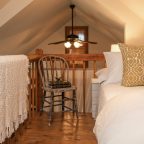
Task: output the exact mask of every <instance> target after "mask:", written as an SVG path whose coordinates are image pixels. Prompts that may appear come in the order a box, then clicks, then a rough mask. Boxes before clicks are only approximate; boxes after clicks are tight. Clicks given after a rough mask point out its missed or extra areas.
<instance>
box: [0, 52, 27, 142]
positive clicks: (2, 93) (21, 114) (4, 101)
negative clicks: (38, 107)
mask: <svg viewBox="0 0 144 144" xmlns="http://www.w3.org/2000/svg"><path fill="white" fill-rule="evenodd" d="M28 64H29V63H28V58H27V57H26V56H24V55H15V56H14V55H11V56H0V143H2V142H3V141H4V140H5V138H6V137H10V136H11V134H12V133H13V132H14V129H17V128H18V126H19V124H20V123H22V122H23V121H24V120H25V119H26V118H27V94H28V92H27V85H28Z"/></svg>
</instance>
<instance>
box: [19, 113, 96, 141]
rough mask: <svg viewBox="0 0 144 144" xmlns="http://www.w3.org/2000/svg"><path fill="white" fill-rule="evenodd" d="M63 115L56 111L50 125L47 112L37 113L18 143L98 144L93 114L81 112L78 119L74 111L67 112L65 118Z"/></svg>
mask: <svg viewBox="0 0 144 144" xmlns="http://www.w3.org/2000/svg"><path fill="white" fill-rule="evenodd" d="M61 115H62V114H61V113H54V115H53V117H54V120H53V122H52V124H51V126H48V119H47V113H43V114H42V116H39V114H36V116H35V118H34V119H33V120H32V123H31V124H30V125H28V126H27V128H26V130H24V133H23V135H22V136H21V137H19V139H18V142H17V144H97V142H96V138H95V135H94V134H93V132H92V130H93V127H94V120H93V119H92V118H91V114H85V115H83V114H80V116H79V119H78V120H77V118H76V117H73V114H72V113H65V114H64V116H63V118H62V116H61Z"/></svg>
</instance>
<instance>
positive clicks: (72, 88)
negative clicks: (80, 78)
mask: <svg viewBox="0 0 144 144" xmlns="http://www.w3.org/2000/svg"><path fill="white" fill-rule="evenodd" d="M44 89H45V90H46V91H48V92H65V91H72V90H76V89H77V88H76V86H71V87H66V88H55V89H54V88H49V87H46V88H44Z"/></svg>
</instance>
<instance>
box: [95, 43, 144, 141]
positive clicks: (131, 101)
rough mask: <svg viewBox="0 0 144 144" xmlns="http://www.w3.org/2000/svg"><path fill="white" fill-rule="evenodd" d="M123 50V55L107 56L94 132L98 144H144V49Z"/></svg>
mask: <svg viewBox="0 0 144 144" xmlns="http://www.w3.org/2000/svg"><path fill="white" fill-rule="evenodd" d="M119 46H120V48H121V52H119V53H111V52H107V53H104V55H105V59H106V64H107V73H105V72H104V71H101V73H100V74H99V75H98V79H100V80H101V79H102V81H104V83H102V85H101V87H100V92H99V112H98V116H97V118H96V122H95V126H94V129H93V132H94V133H95V135H96V137H97V140H98V144H144V46H128V45H124V44H119ZM103 78H104V79H103Z"/></svg>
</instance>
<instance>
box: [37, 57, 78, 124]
mask: <svg viewBox="0 0 144 144" xmlns="http://www.w3.org/2000/svg"><path fill="white" fill-rule="evenodd" d="M38 68H39V73H40V77H41V80H42V89H43V92H44V95H43V96H42V98H41V112H42V111H43V108H44V107H49V112H48V121H49V125H50V124H51V121H52V112H53V110H54V106H60V105H61V109H62V112H65V111H72V112H73V113H76V116H77V118H78V107H77V98H76V87H75V86H71V85H70V83H69V65H68V63H67V61H66V60H65V59H64V58H62V57H59V56H53V55H48V56H44V57H42V58H41V59H40V60H39V62H38ZM68 91H71V94H72V95H68V96H67V95H66V92H68ZM57 97H60V98H59V99H60V100H58V98H57ZM66 101H71V102H72V106H71V107H70V106H67V105H65V102H66ZM44 103H47V104H48V105H47V106H44Z"/></svg>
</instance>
